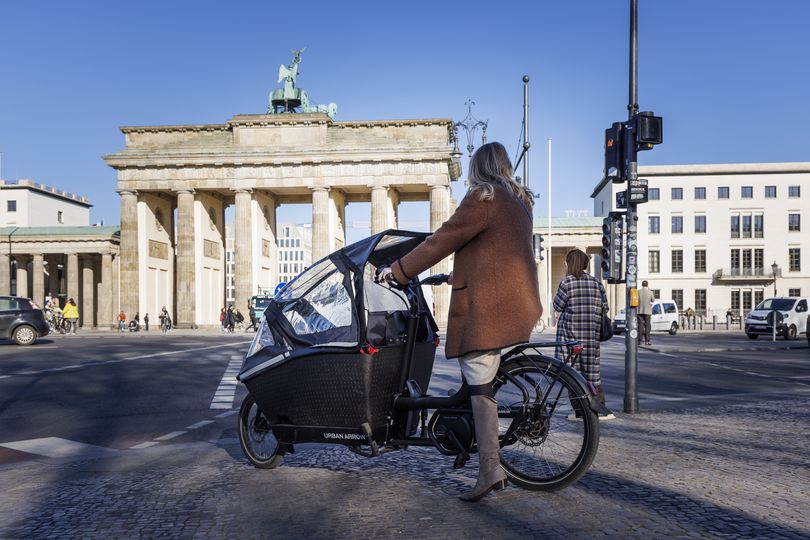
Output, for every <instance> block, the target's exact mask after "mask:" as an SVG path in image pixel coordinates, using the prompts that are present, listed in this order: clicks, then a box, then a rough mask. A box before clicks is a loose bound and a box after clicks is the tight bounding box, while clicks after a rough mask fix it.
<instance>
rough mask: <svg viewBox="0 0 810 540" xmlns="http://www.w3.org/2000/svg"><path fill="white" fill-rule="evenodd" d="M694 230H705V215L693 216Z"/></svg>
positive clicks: (697, 231) (700, 231) (703, 231)
mask: <svg viewBox="0 0 810 540" xmlns="http://www.w3.org/2000/svg"><path fill="white" fill-rule="evenodd" d="M695 232H696V233H705V232H706V216H695Z"/></svg>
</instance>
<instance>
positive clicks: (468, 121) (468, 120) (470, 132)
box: [453, 99, 488, 157]
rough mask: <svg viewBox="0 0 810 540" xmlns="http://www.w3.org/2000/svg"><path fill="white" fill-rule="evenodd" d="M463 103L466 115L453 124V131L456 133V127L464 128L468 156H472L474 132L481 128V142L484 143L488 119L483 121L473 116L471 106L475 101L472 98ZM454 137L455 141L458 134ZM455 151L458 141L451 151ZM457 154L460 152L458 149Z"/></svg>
mask: <svg viewBox="0 0 810 540" xmlns="http://www.w3.org/2000/svg"><path fill="white" fill-rule="evenodd" d="M465 105H466V106H467V116H465V117H464V120H462V121H460V122H456V123H455V124H453V131H454V132H455V133H458V128H460V127H462V128H464V131H465V132H466V133H467V152H468V153H469V155H470V157H472V153H473V150H475V145H474V144H473V140H474V139H475V132H476V131H478V128H481V144H486V142H487V124H488V121H487V122H484V121H482V120H479V119H477V118H476V117H474V116H473V114H472V106H473V105H475V102H474V101H473V100H471V99H468V100H467V102H466V103H465ZM455 138H456V141H458V136H456V137H455ZM457 151H458V142H456V144H455V147H454V148H453V153H454V154H455V153H456V152H457ZM459 154H461V152H460V151H459ZM459 157H460V155H459Z"/></svg>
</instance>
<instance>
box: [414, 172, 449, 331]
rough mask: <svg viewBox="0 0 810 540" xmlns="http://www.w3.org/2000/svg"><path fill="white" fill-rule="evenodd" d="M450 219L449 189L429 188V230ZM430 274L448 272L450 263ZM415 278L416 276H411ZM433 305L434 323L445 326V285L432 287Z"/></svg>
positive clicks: (446, 288) (439, 265)
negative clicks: (434, 311)
mask: <svg viewBox="0 0 810 540" xmlns="http://www.w3.org/2000/svg"><path fill="white" fill-rule="evenodd" d="M449 218H450V187H449V186H444V185H433V186H430V230H431V231H436V229H438V228H439V227H441V225H442V223H444V222H445V221H447V220H448V219H449ZM430 272H431V273H432V274H447V273H448V272H450V261H449V260H447V259H444V260H442V261H439V262H438V263H436V265H435V266H434V267H433V268H431V269H430ZM413 277H416V276H413ZM433 303H434V305H435V306H436V314H435V318H436V323H437V324H438V325H439V326H446V325H447V311H448V310H449V309H450V292H449V290H448V287H447V286H446V285H438V286H434V287H433Z"/></svg>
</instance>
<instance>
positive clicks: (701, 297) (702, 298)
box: [695, 289, 706, 315]
mask: <svg viewBox="0 0 810 540" xmlns="http://www.w3.org/2000/svg"><path fill="white" fill-rule="evenodd" d="M695 312H696V313H697V314H698V315H706V289H695Z"/></svg>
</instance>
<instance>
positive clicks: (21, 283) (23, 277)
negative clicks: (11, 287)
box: [15, 255, 28, 298]
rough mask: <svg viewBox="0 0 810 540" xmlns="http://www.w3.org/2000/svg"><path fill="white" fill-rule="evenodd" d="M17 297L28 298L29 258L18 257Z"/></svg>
mask: <svg viewBox="0 0 810 540" xmlns="http://www.w3.org/2000/svg"><path fill="white" fill-rule="evenodd" d="M15 259H16V261H17V296H24V297H26V298H27V297H28V257H27V256H23V255H21V256H17V257H15Z"/></svg>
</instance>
